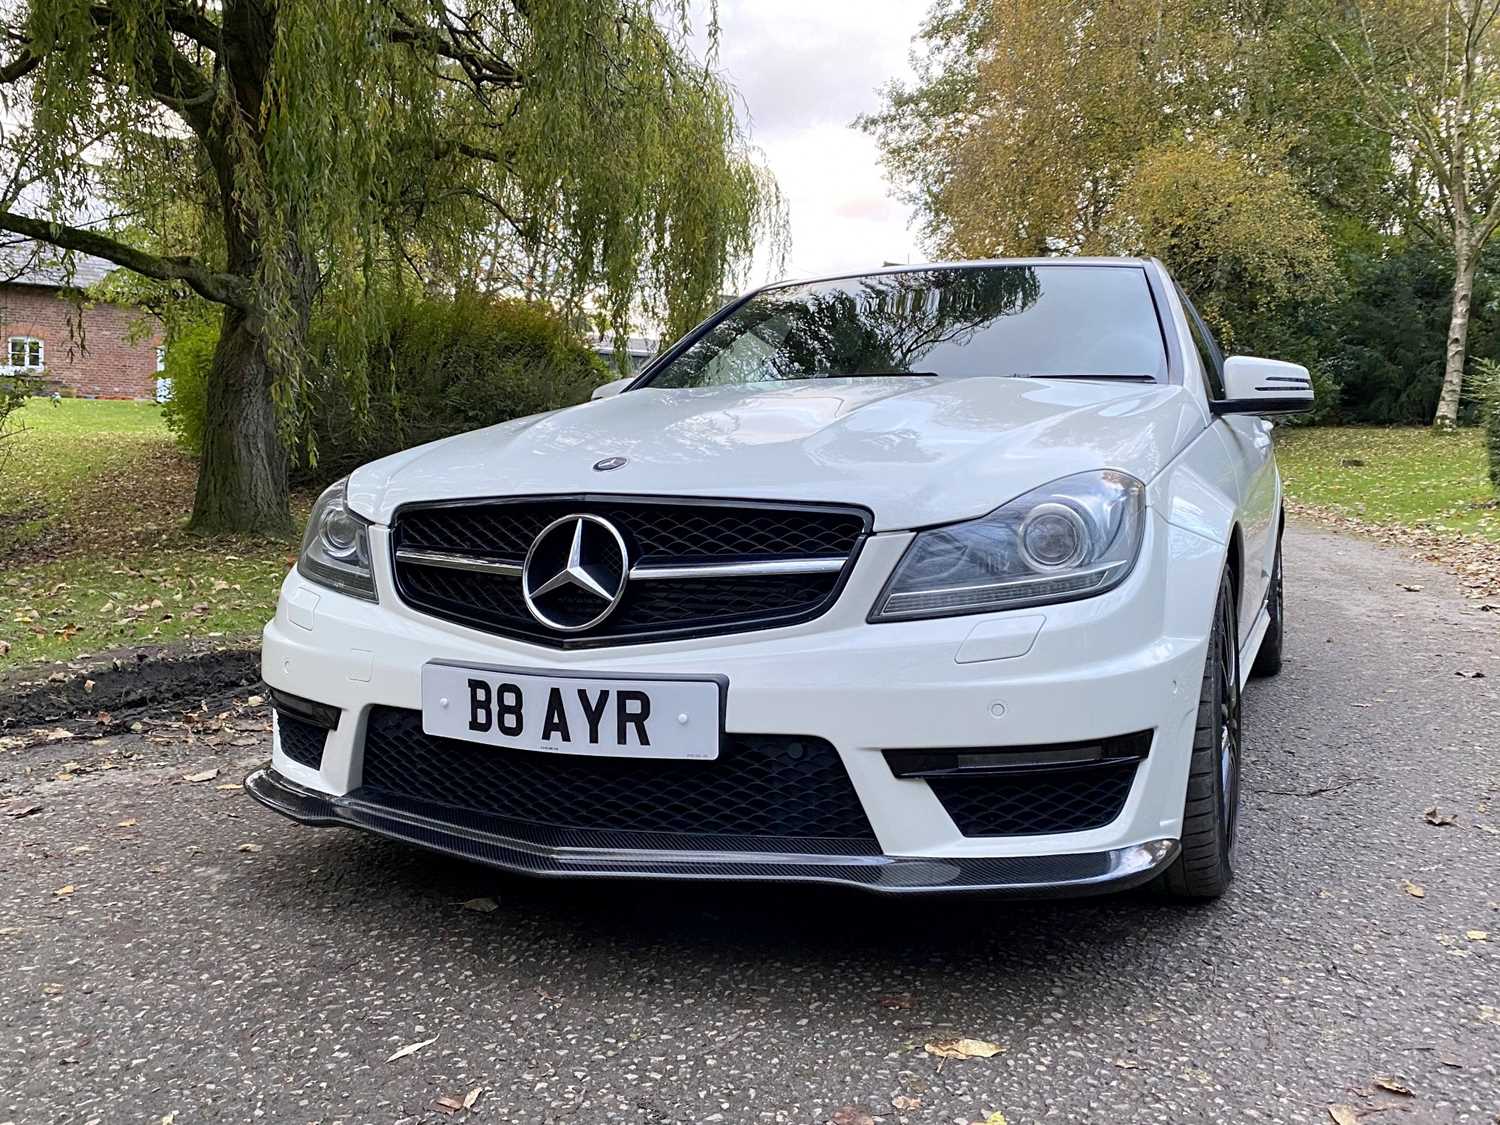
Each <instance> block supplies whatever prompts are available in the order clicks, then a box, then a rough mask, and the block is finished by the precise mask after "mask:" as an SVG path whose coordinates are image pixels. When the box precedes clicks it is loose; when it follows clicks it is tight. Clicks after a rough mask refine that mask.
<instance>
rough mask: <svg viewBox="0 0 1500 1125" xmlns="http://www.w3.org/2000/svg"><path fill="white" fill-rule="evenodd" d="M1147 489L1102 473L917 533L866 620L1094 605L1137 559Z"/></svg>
mask: <svg viewBox="0 0 1500 1125" xmlns="http://www.w3.org/2000/svg"><path fill="white" fill-rule="evenodd" d="M1145 512H1146V488H1145V485H1143V484H1141V482H1140V481H1138V480H1136V479H1135V478H1134V477H1132V476H1129V475H1128V474H1126V473H1121V472H1116V471H1114V470H1112V469H1107V470H1104V471H1101V472H1094V473H1079V474H1077V475H1076V476H1071V477H1063V478H1062V479H1061V480H1055V481H1053V482H1052V483H1051V484H1045V485H1043V486H1042V487H1041V488H1037V489H1034V490H1032V491H1031V492H1028V493H1026V495H1024V496H1020V497H1017V498H1016V499H1015V500H1012V501H1011V502H1010V503H1008V504H1005V505H1004V506H1002V507H1000V508H997V509H995V511H993V512H991V513H990V514H989V515H987V516H982V517H981V518H979V519H977V520H970V521H968V522H967V523H960V524H954V525H952V526H950V527H935V528H932V529H931V530H928V531H923V532H919V533H918V534H917V537H916V538H915V539H914V540H912V543H911V546H909V547H908V548H907V549H906V554H905V555H903V556H902V558H901V561H900V562H899V563H898V564H897V565H896V571H895V573H894V574H893V575H891V580H890V581H889V582H888V583H886V588H885V590H883V591H882V592H881V595H880V598H879V599H878V600H877V601H876V603H875V609H874V611H873V612H872V613H871V615H870V619H871V620H872V621H901V620H909V619H911V618H917V617H946V616H950V615H952V614H960V613H993V612H995V611H996V610H1002V609H1015V608H1018V607H1021V606H1031V605H1045V604H1047V603H1049V602H1063V601H1072V600H1074V599H1075V598H1088V597H1093V596H1094V595H1095V594H1102V593H1104V592H1105V591H1106V590H1111V589H1113V588H1114V587H1116V586H1118V585H1119V584H1120V583H1121V582H1123V581H1125V578H1126V576H1127V575H1129V573H1130V571H1131V568H1132V567H1134V566H1135V560H1136V557H1137V555H1139V554H1140V550H1141V539H1142V536H1143V534H1144V532H1145V527H1146V519H1145Z"/></svg>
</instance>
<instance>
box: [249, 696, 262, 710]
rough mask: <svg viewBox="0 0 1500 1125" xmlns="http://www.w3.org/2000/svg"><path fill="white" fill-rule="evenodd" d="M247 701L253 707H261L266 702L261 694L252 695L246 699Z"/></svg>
mask: <svg viewBox="0 0 1500 1125" xmlns="http://www.w3.org/2000/svg"><path fill="white" fill-rule="evenodd" d="M245 702H246V703H247V704H249V705H250V706H251V707H259V706H260V705H261V704H262V703H264V702H265V698H264V697H262V696H259V695H252V696H251V697H250V698H249V699H247V700H245Z"/></svg>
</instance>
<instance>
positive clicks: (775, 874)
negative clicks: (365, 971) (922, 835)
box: [245, 767, 1178, 898]
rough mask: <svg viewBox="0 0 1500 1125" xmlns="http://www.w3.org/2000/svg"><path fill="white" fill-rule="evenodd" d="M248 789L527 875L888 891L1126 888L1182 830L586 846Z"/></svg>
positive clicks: (272, 784) (313, 820)
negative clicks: (1062, 850)
mask: <svg viewBox="0 0 1500 1125" xmlns="http://www.w3.org/2000/svg"><path fill="white" fill-rule="evenodd" d="M245 791H246V792H247V793H249V794H250V796H252V797H254V798H255V799H256V800H257V801H259V802H260V803H261V804H263V805H265V806H266V807H267V808H268V809H272V810H274V811H275V812H279V813H281V814H282V815H283V816H287V817H290V818H291V819H293V820H295V821H298V822H300V823H302V824H308V825H314V826H319V827H328V826H343V827H347V828H359V829H362V830H363V831H366V832H370V833H373V834H375V835H377V836H384V837H386V838H388V839H392V840H401V841H403V842H405V843H408V844H416V845H418V846H420V847H423V848H427V849H429V850H431V851H436V852H441V853H443V854H445V855H450V856H454V857H456V858H458V859H466V860H471V861H473V862H476V863H483V864H486V865H487V866H490V867H498V868H501V869H503V870H506V871H515V872H518V873H521V874H524V875H540V876H551V877H569V876H588V877H592V878H624V879H685V880H703V881H714V882H720V881H730V882H772V883H789V882H790V883H829V884H835V885H840V886H848V887H857V888H859V889H860V890H867V891H879V892H882V893H885V894H909V893H917V892H934V891H986V892H991V893H995V894H1014V895H1019V896H1024V897H1027V898H1043V897H1049V896H1079V895H1090V894H1103V893H1106V892H1112V891H1119V890H1125V889H1127V888H1129V887H1134V886H1138V885H1140V884H1141V883H1145V882H1148V881H1149V880H1150V879H1152V878H1153V877H1154V876H1155V875H1156V874H1157V873H1158V872H1160V871H1162V870H1163V869H1164V868H1166V867H1167V866H1169V865H1170V864H1171V863H1172V861H1173V860H1174V859H1176V858H1177V852H1178V843H1177V841H1176V840H1151V841H1148V842H1146V843H1142V844H1137V845H1133V846H1131V847H1126V848H1117V849H1114V850H1112V851H1107V852H1085V853H1076V854H1062V855H1030V856H994V857H990V858H975V857H957V858H952V859H940V858H925V857H918V856H890V855H870V856H849V855H817V854H810V853H807V854H799V853H785V852H776V853H761V854H755V853H748V852H709V851H683V850H675V849H674V850H672V851H663V850H657V849H649V848H643V849H636V850H625V849H619V848H601V847H590V846H588V845H587V844H585V843H583V842H582V841H581V839H579V838H578V835H579V834H572V835H570V834H568V833H561V832H557V831H550V832H542V831H539V830H537V829H536V828H535V827H527V826H522V825H518V826H517V827H516V830H515V832H514V834H501V833H498V832H493V831H483V830H480V829H477V828H465V827H462V826H460V825H456V824H452V823H449V822H445V821H437V820H433V819H431V818H429V817H425V816H422V815H421V814H420V813H418V812H416V811H414V810H403V809H400V808H397V807H393V806H392V805H390V804H386V803H382V804H379V805H376V804H372V803H370V802H367V801H364V800H361V799H360V798H359V797H358V795H347V796H341V797H331V796H328V795H327V794H324V793H318V792H316V791H314V790H312V789H307V788H304V787H303V786H301V785H298V784H296V783H295V782H292V781H288V780H287V779H286V778H285V777H283V776H282V775H281V774H280V773H278V772H277V771H276V770H275V768H273V767H266V768H264V769H258V770H256V771H255V772H254V773H252V774H251V775H250V776H249V777H247V778H246V779H245Z"/></svg>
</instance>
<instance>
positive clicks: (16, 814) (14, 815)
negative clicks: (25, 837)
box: [5, 802, 42, 820]
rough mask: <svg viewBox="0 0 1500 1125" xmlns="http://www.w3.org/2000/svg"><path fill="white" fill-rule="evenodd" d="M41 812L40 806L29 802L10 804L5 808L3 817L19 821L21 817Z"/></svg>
mask: <svg viewBox="0 0 1500 1125" xmlns="http://www.w3.org/2000/svg"><path fill="white" fill-rule="evenodd" d="M41 811H42V806H41V805H38V804H33V803H31V802H24V803H12V804H9V805H6V806H5V815H6V816H8V817H10V818H11V819H13V820H20V819H21V818H22V817H23V816H30V815H31V814H32V813H39V812H41Z"/></svg>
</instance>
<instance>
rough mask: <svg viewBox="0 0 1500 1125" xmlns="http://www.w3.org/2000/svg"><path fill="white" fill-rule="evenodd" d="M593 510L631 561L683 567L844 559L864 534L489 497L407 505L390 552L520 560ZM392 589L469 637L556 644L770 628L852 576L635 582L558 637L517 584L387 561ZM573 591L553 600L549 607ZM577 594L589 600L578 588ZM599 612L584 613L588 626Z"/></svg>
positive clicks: (805, 610)
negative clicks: (476, 633)
mask: <svg viewBox="0 0 1500 1125" xmlns="http://www.w3.org/2000/svg"><path fill="white" fill-rule="evenodd" d="M583 513H591V514H594V515H599V516H603V517H605V518H606V519H608V520H609V521H610V522H611V523H612V524H614V525H615V526H616V527H617V528H618V529H619V531H620V533H621V535H622V536H623V538H624V539H625V542H626V546H627V549H628V551H629V556H630V561H631V563H632V564H642V563H644V564H647V565H667V564H672V565H690V564H693V563H710V562H762V561H774V560H786V559H806V558H847V559H849V560H850V562H852V560H853V555H854V552H855V550H856V548H857V547H858V546H859V543H860V540H861V538H862V537H863V535H864V533H865V531H866V529H867V526H868V517H867V516H866V515H865V513H863V512H860V511H855V510H851V509H838V508H824V507H810V506H800V507H775V506H762V505H750V504H744V503H739V504H735V503H728V504H722V505H721V504H717V503H706V502H704V503H697V502H694V503H687V502H677V503H660V502H654V501H652V502H647V501H637V500H632V499H629V498H619V499H608V500H606V499H597V498H595V499H590V498H578V499H545V500H497V501H490V502H484V503H478V504H463V505H456V506H447V507H431V508H410V509H406V510H404V511H402V512H401V513H400V514H399V515H398V516H397V519H396V522H395V528H394V532H393V535H392V541H393V544H394V546H395V548H396V550H398V551H399V550H401V549H403V548H405V549H411V550H428V551H441V552H444V553H448V554H473V555H479V556H483V557H485V558H487V559H492V560H501V561H507V562H511V563H515V564H519V563H521V561H522V560H523V559H524V558H525V557H526V552H527V550H528V549H529V548H530V547H531V544H532V541H533V540H534V539H535V538H536V537H537V535H538V534H540V533H541V532H542V531H543V530H544V529H545V528H546V527H547V526H548V524H550V523H552V522H553V521H554V520H557V519H561V518H563V517H565V516H568V515H574V514H583ZM394 565H395V573H396V584H397V589H398V590H399V592H400V594H401V597H402V598H403V600H405V601H406V602H407V603H408V604H410V605H412V606H415V607H416V608H418V609H420V610H422V611H423V612H426V613H431V614H433V615H435V616H437V617H442V618H445V619H447V620H450V621H457V622H460V623H461V624H464V625H469V626H472V627H474V628H479V629H484V630H486V631H489V632H494V633H501V634H504V635H507V636H516V637H522V638H525V639H527V640H534V641H540V642H542V643H545V644H552V645H556V646H559V647H575V646H581V645H596V644H607V643H610V642H617V643H618V642H622V641H629V640H645V639H650V638H666V637H682V636H701V635H706V634H712V633H720V632H729V631H738V630H743V629H752V628H768V627H771V626H773V625H785V624H791V623H793V622H796V621H803V620H807V619H809V618H811V617H815V616H817V615H818V614H819V613H822V612H823V611H825V610H826V609H827V608H828V607H829V606H830V605H832V604H833V600H834V598H835V597H836V596H837V594H838V590H839V588H840V586H841V585H842V583H843V579H844V575H845V574H846V573H847V571H848V565H847V564H846V565H845V567H844V569H843V571H834V572H831V573H822V574H785V575H759V576H747V577H741V578H723V577H720V578H687V579H656V580H653V581H649V582H647V581H639V580H637V581H632V582H630V583H629V584H628V585H627V587H626V592H625V596H624V597H623V598H622V599H621V601H620V604H619V605H618V606H617V607H616V608H615V610H614V612H613V613H612V614H610V616H609V617H608V618H606V619H605V620H604V621H603V622H602V623H601V624H600V625H598V626H596V627H595V628H593V629H591V630H588V631H585V632H582V633H574V634H561V633H558V632H555V631H553V630H551V629H549V628H547V627H546V626H544V625H542V624H541V623H539V622H538V621H537V620H536V619H535V618H534V617H532V615H531V614H530V612H529V611H528V610H527V608H526V604H525V601H524V599H523V598H522V596H521V582H520V579H519V578H515V577H510V576H504V575H494V574H483V573H477V572H474V571H465V570H454V569H447V568H443V567H437V566H431V565H423V564H421V563H418V562H413V561H410V560H398V561H396V562H395V564H394ZM568 596H570V595H569V592H567V591H563V592H559V593H557V594H554V595H552V597H554V598H555V599H559V600H558V601H557V602H555V603H554V604H555V605H559V606H562V609H563V612H564V614H565V615H566V606H564V605H562V599H565V598H567V597H568ZM576 597H578V598H583V599H588V598H589V595H586V594H584V593H582V592H581V591H579V592H577V593H576ZM597 609H598V605H597V603H592V602H591V603H590V605H588V606H580V607H579V608H578V614H577V616H578V617H579V618H587V617H589V616H592V613H593V612H596V611H597Z"/></svg>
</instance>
